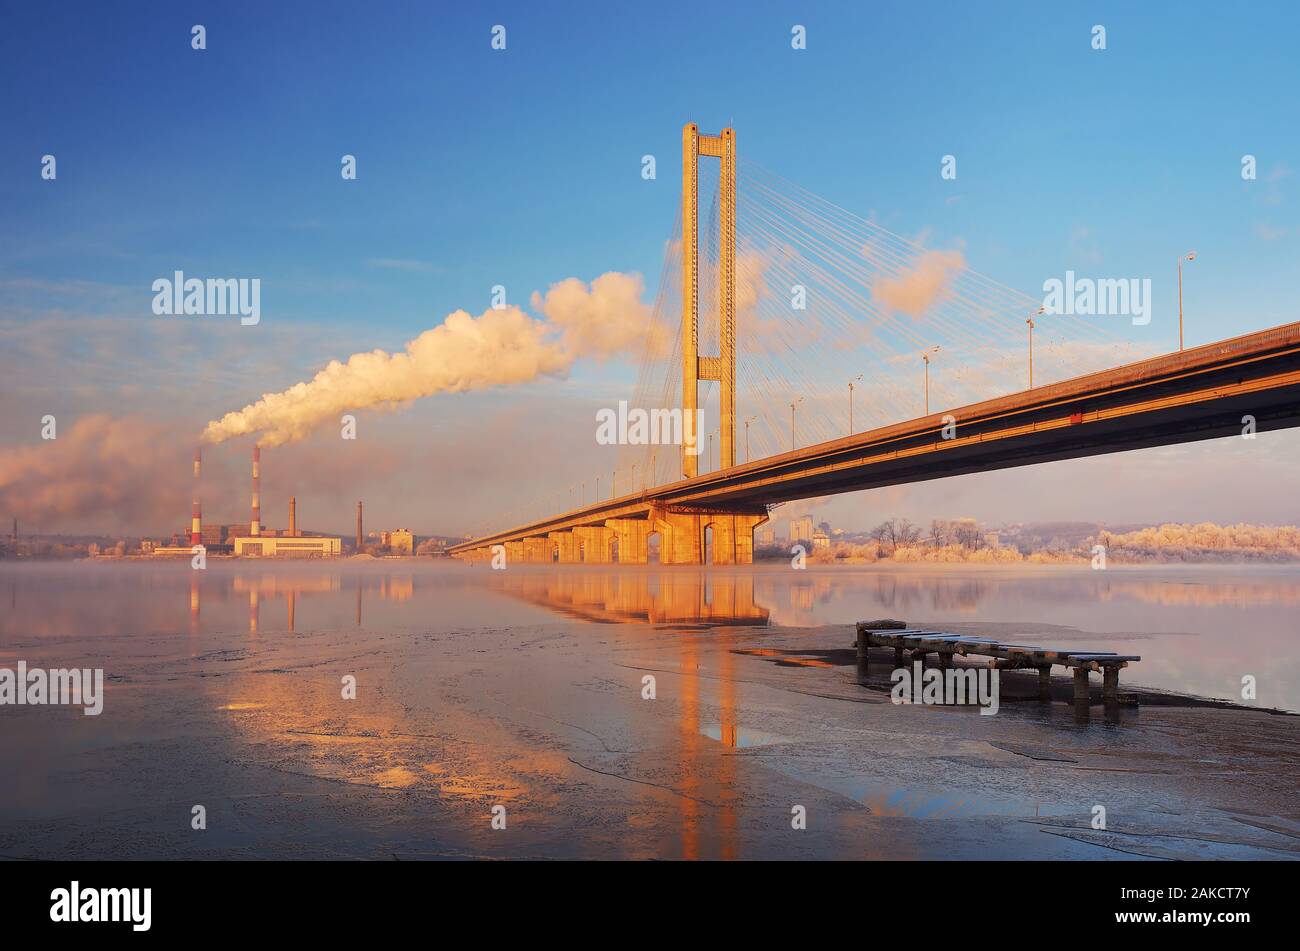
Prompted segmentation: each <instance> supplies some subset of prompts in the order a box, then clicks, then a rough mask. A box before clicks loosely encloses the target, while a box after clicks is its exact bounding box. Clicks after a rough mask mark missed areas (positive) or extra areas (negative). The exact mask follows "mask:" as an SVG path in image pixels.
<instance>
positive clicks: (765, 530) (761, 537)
mask: <svg viewBox="0 0 1300 951" xmlns="http://www.w3.org/2000/svg"><path fill="white" fill-rule="evenodd" d="M754 543H755V544H757V545H775V544H776V529H775V528H773V527H772V526H771V525H764V526H762V527H760V528H759V529H757V530H756V531H755V532H754Z"/></svg>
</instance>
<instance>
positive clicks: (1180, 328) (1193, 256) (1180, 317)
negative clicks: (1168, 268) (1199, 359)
mask: <svg viewBox="0 0 1300 951" xmlns="http://www.w3.org/2000/svg"><path fill="white" fill-rule="evenodd" d="M1195 260H1196V252H1195V251H1188V252H1187V253H1186V254H1184V255H1183V256H1182V257H1180V258H1179V259H1178V349H1179V350H1181V349H1183V262H1184V261H1195Z"/></svg>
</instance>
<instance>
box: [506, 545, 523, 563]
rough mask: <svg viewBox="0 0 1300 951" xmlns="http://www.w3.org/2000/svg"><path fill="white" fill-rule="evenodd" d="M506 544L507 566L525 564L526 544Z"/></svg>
mask: <svg viewBox="0 0 1300 951" xmlns="http://www.w3.org/2000/svg"><path fill="white" fill-rule="evenodd" d="M505 544H506V564H507V565H519V564H523V563H524V561H525V560H526V559H525V555H524V543H523V542H522V541H518V542H506V543H505Z"/></svg>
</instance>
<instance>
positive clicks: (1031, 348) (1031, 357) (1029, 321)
mask: <svg viewBox="0 0 1300 951" xmlns="http://www.w3.org/2000/svg"><path fill="white" fill-rule="evenodd" d="M1046 310H1047V308H1046V307H1040V308H1038V311H1037V313H1035V314H1034V316H1033V317H1030V318H1028V319H1027V320H1026V321H1025V323H1027V324H1028V325H1029V388H1030V389H1031V390H1032V389H1033V388H1034V317H1038V316H1039V315H1041V314H1042V313H1043V312H1044V311H1046Z"/></svg>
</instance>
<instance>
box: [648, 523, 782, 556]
mask: <svg viewBox="0 0 1300 951" xmlns="http://www.w3.org/2000/svg"><path fill="white" fill-rule="evenodd" d="M766 521H767V514H766V513H762V514H758V513H729V512H666V511H657V512H654V513H652V515H651V522H652V523H653V525H654V528H653V529H652V530H653V531H657V532H659V533H660V538H661V541H660V543H659V560H660V562H661V563H663V564H665V565H702V564H704V563H705V561H704V557H705V547H706V540H705V533H706V532H707V531H708V530H709V529H712V530H713V537H712V549H713V551H712V555H713V557H712V563H713V564H715V565H750V564H753V563H754V529H755V528H757V527H758V526H759V525H762V524H763V523H764V522H766Z"/></svg>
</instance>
